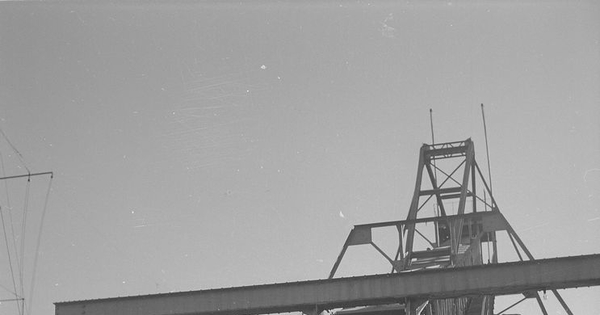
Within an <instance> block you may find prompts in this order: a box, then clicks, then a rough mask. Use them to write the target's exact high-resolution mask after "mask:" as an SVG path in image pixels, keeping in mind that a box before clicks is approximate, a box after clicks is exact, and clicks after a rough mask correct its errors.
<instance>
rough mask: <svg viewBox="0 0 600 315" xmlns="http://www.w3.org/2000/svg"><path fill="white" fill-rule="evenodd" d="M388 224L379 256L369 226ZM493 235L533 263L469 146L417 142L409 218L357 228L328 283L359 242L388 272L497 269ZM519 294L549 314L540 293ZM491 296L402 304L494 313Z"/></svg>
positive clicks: (437, 311) (437, 313)
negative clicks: (392, 230)
mask: <svg viewBox="0 0 600 315" xmlns="http://www.w3.org/2000/svg"><path fill="white" fill-rule="evenodd" d="M430 207H431V208H430ZM426 209H433V210H434V216H433V217H428V218H423V216H424V215H425V213H426V212H427V211H426ZM449 212H453V214H450V213H449ZM428 223H433V224H428ZM390 226H393V227H396V230H397V232H398V240H397V241H398V247H397V249H396V251H395V253H394V254H388V253H386V252H385V251H383V250H382V249H381V246H378V245H377V243H376V242H375V241H374V240H373V238H372V235H373V230H374V229H377V228H384V227H390ZM499 232H506V233H507V234H508V238H509V239H510V241H511V243H512V245H513V247H514V249H515V251H516V253H517V255H518V257H519V259H520V261H524V260H532V261H533V260H535V259H534V257H533V255H532V254H531V252H530V251H529V250H528V249H527V247H526V246H525V244H524V243H523V241H522V240H521V238H520V237H519V236H518V235H517V233H516V232H515V230H514V229H513V228H512V226H511V225H510V224H509V223H508V221H507V220H506V218H505V217H504V216H503V215H502V213H501V212H500V210H499V208H498V205H497V203H496V200H495V199H494V197H493V194H492V191H491V188H490V185H489V184H488V183H487V181H486V180H485V178H484V176H483V174H482V172H481V169H480V167H479V165H478V164H477V162H476V161H475V150H474V145H473V141H471V139H467V140H464V141H456V142H448V143H440V144H434V145H430V144H423V146H422V147H421V150H420V155H419V162H418V167H417V178H416V184H415V189H414V193H413V197H412V201H411V204H410V208H409V212H408V216H407V219H406V220H405V221H393V222H382V223H372V224H362V225H356V226H355V227H354V229H353V230H352V231H351V232H350V234H349V235H348V238H347V239H346V242H345V244H344V246H343V248H342V251H341V253H340V254H339V256H338V258H337V260H336V262H335V263H334V265H333V268H332V270H331V272H330V274H329V278H330V279H332V278H334V276H335V274H336V272H337V270H338V268H339V266H340V264H341V262H342V259H343V258H344V255H345V254H346V251H347V250H348V249H349V248H350V247H351V246H357V245H370V246H372V247H373V248H374V249H375V250H376V251H377V252H378V253H379V254H381V255H382V256H383V257H384V258H385V260H387V261H388V262H389V264H390V267H391V273H399V272H407V271H416V270H429V269H440V268H455V267H462V266H473V265H483V264H497V263H498V246H497V233H499ZM486 248H487V250H486ZM522 253H524V256H525V257H523V255H522ZM520 293H522V294H523V295H524V299H528V298H533V299H535V300H536V301H537V303H538V305H539V308H540V310H541V312H542V313H543V314H544V315H547V314H548V313H547V311H546V308H545V306H544V303H543V302H542V299H541V298H540V295H539V292H537V291H523V292H520ZM552 293H553V294H554V295H555V297H556V298H557V299H558V301H559V302H560V304H561V305H562V307H563V308H564V310H565V311H566V312H567V313H568V314H572V312H571V310H570V309H569V307H568V306H567V304H566V303H565V301H564V300H563V298H562V297H561V296H560V294H559V293H558V292H557V291H556V290H552ZM495 296H496V294H494V293H493V292H491V293H488V294H487V295H476V296H465V297H460V298H454V299H429V300H423V299H411V298H407V299H405V301H403V303H401V304H403V305H402V306H401V307H402V308H403V309H405V310H406V313H407V314H409V315H413V314H424V315H450V314H452V315H463V314H464V315H475V314H477V315H493V314H494V299H495ZM524 299H523V300H524ZM521 301H522V300H521ZM521 301H519V302H517V303H515V304H514V305H516V304H518V303H520V302H521ZM514 305H513V306H514ZM511 307H512V306H511ZM508 309H510V307H509V308H508ZM508 309H506V310H508ZM506 310H502V311H501V312H499V313H498V314H502V313H503V312H505V311H506ZM346 312H348V311H344V310H342V311H339V312H338V313H339V314H340V315H341V314H344V313H346ZM365 314H369V312H368V311H367V312H366V313H365ZM372 314H375V313H372Z"/></svg>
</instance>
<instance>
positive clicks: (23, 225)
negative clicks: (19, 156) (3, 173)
mask: <svg viewBox="0 0 600 315" xmlns="http://www.w3.org/2000/svg"><path fill="white" fill-rule="evenodd" d="M30 187H31V178H30V177H28V178H27V185H26V188H25V200H24V201H23V222H22V223H21V252H20V253H19V254H20V256H21V262H20V270H19V280H20V283H21V296H24V295H25V286H24V280H23V270H24V268H25V236H26V234H27V233H26V232H27V213H28V212H29V188H30ZM24 305H25V304H23V306H24ZM24 312H25V308H24V307H23V313H24Z"/></svg>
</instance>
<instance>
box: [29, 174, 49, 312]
mask: <svg viewBox="0 0 600 315" xmlns="http://www.w3.org/2000/svg"><path fill="white" fill-rule="evenodd" d="M53 179H54V175H50V181H49V182H48V190H47V191H46V199H45V200H44V208H43V209H42V218H41V221H40V228H39V230H38V237H37V242H36V245H35V257H34V258H33V271H32V275H31V286H30V291H29V312H28V314H30V315H31V309H32V308H33V292H34V288H35V274H36V271H37V262H38V257H39V254H40V244H41V243H42V230H43V227H44V219H45V218H46V210H47V209H48V199H49V198H50V191H51V190H52V180H53Z"/></svg>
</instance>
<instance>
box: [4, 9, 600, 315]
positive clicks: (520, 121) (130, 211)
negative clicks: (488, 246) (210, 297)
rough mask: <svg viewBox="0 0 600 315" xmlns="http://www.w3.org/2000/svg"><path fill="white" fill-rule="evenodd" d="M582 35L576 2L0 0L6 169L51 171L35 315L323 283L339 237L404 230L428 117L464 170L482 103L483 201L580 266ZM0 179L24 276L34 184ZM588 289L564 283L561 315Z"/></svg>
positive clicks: (586, 60) (597, 212)
mask: <svg viewBox="0 0 600 315" xmlns="http://www.w3.org/2000/svg"><path fill="white" fill-rule="evenodd" d="M99 3H100V2H99ZM599 41H600V5H598V4H596V3H595V2H594V1H578V2H553V1H543V2H542V1H539V2H537V1H530V2H525V3H521V2H513V1H511V2H501V1H500V2H486V1H477V2H472V3H471V2H466V3H465V2H458V3H455V2H446V1H425V2H420V1H419V2H410V1H409V2H395V1H389V2H367V1H359V2H327V3H326V4H325V3H320V2H316V1H312V2H308V3H303V4H297V3H295V2H269V1H259V2H253V3H246V4H241V5H240V4H237V3H234V2H228V1H225V2H204V3H201V4H192V3H191V2H172V3H171V4H156V3H154V4H142V3H141V2H128V4H118V3H117V4H89V3H83V2H81V3H74V2H61V3H40V2H35V3H21V2H19V3H2V4H0V127H1V128H2V130H3V132H4V133H5V135H6V136H7V137H8V138H9V139H10V141H11V143H12V144H13V145H14V147H15V148H16V149H17V150H18V151H19V152H20V154H21V156H22V157H20V156H19V155H18V154H17V153H15V151H14V150H13V148H11V146H10V145H9V144H8V142H7V141H6V139H1V140H2V144H1V147H0V148H1V150H2V151H1V153H2V158H3V159H2V161H3V168H4V174H8V175H12V174H23V173H26V170H25V167H27V168H28V169H30V170H31V171H32V172H42V171H53V172H54V173H55V178H54V180H53V181H52V192H51V194H50V199H49V203H48V207H47V214H46V218H45V224H44V229H43V237H42V239H41V245H40V255H39V258H38V262H37V272H36V280H35V292H34V295H33V306H32V311H33V312H32V314H53V312H54V306H53V304H52V303H53V302H59V301H70V300H80V299H92V298H102V297H114V296H125V295H138V294H149V293H161V292H169V291H182V290H197V289H210V288H220V287H229V286H239V285H252V284H262V283H272V282H285V281H297V280H305V279H319V278H325V277H326V276H327V275H328V273H329V270H330V268H331V267H332V265H333V263H334V261H335V258H336V257H337V255H338V253H339V250H340V249H341V246H342V245H343V242H344V240H345V238H346V236H347V234H348V232H349V231H350V229H351V227H352V226H353V225H354V224H360V223H369V222H377V221H384V220H399V219H404V218H405V217H406V215H407V212H408V207H409V205H410V198H411V194H412V191H413V189H414V180H415V177H416V173H415V171H416V168H417V161H418V152H419V148H420V145H421V144H422V143H424V142H429V140H430V139H431V138H430V137H431V136H430V129H429V108H432V109H433V113H434V125H435V132H436V141H454V140H464V139H466V138H468V137H471V138H472V139H473V140H474V142H475V151H476V158H477V159H478V160H479V163H480V164H482V165H483V164H485V163H486V160H485V154H484V153H485V151H484V150H485V146H484V138H483V126H482V123H481V114H480V103H484V104H485V106H486V107H485V110H486V118H487V124H488V133H489V141H490V154H491V167H492V172H493V180H494V181H493V185H494V194H495V198H496V200H497V202H498V204H499V206H500V210H501V211H502V212H503V213H504V214H505V216H506V217H507V218H508V220H509V221H510V222H511V223H512V225H513V227H514V228H515V229H516V231H517V233H519V235H520V236H521V237H522V238H523V240H524V241H525V243H526V244H527V245H528V247H529V249H530V250H531V251H532V253H533V254H534V255H535V256H536V257H538V258H547V257H557V256H570V255H581V254H590V253H600V232H598V231H599V230H600V208H599V206H598V205H599V204H600V124H599V121H600V42H599ZM21 159H22V160H23V161H24V163H23V162H22V161H21ZM6 183H7V184H6V185H8V186H7V187H5V183H3V186H2V187H1V189H2V191H6V193H4V192H3V193H2V195H3V196H2V197H1V198H2V199H0V201H1V202H2V204H1V205H2V211H3V213H7V212H6V211H7V209H9V208H12V210H11V211H12V213H13V215H14V218H13V220H15V222H13V225H14V226H15V232H14V235H15V237H16V238H17V239H18V240H20V239H21V237H22V235H24V236H26V237H27V242H26V244H27V246H26V249H25V254H24V255H23V263H24V266H25V267H24V270H23V278H25V279H30V278H31V276H32V274H33V267H32V266H33V262H34V260H35V255H34V253H35V240H36V237H37V233H38V232H39V230H38V228H37V225H36V224H37V223H39V220H40V217H41V212H42V209H43V201H44V194H45V192H46V189H47V185H48V178H47V177H36V178H34V179H32V183H31V185H30V189H29V195H28V196H29V197H28V198H24V196H26V189H27V185H26V179H25V180H11V181H10V182H6ZM7 196H8V197H7ZM26 200H29V201H27V202H28V203H27V202H26ZM11 202H12V203H11ZM25 205H27V209H28V218H29V219H30V220H32V223H31V224H29V223H28V225H27V228H26V233H21V231H20V228H21V227H22V226H21V221H20V219H19V218H21V217H22V212H23V209H24V208H25ZM7 214H8V213H7ZM7 220H8V219H7ZM6 222H7V224H8V222H9V221H6ZM6 226H8V225H6ZM8 232H10V231H8ZM7 234H8V237H9V239H10V238H11V237H12V235H13V234H12V233H7ZM9 243H10V242H9ZM2 244H4V243H2ZM2 246H4V245H2ZM2 249H3V252H6V250H5V247H2ZM372 254H373V255H374V256H375V255H376V254H375V253H374V252H373V253H372ZM13 255H15V257H19V255H16V254H15V253H14V252H13ZM502 255H503V253H502V252H501V253H500V259H501V260H502V259H503V256H502ZM15 257H13V258H15ZM504 257H508V256H504ZM0 261H1V262H2V263H1V265H0V267H1V268H2V271H1V272H0V285H2V287H0V292H1V294H0V298H2V299H8V298H14V295H12V294H11V293H10V292H9V291H12V290H13V283H12V277H11V276H10V274H11V273H10V268H9V267H10V266H9V264H8V258H7V256H6V255H5V254H1V255H0ZM349 262H350V261H349ZM345 268H346V269H345V270H346V272H347V273H350V271H352V268H350V267H345ZM17 280H18V277H17ZM17 282H19V281H17ZM24 282H25V287H26V290H25V291H26V298H27V299H31V297H30V296H29V293H28V292H29V290H30V283H29V280H26V281H24ZM17 284H18V283H17ZM599 295H600V291H599V289H587V288H586V289H577V290H567V291H565V292H564V298H565V299H566V301H567V302H568V303H569V305H570V307H571V309H572V310H573V311H574V312H575V313H577V314H596V313H597V312H598V309H600V300H599V299H598V296H599ZM502 303H504V304H502ZM507 303H508V302H502V301H499V302H498V303H497V306H496V309H497V310H500V309H501V308H500V307H501V306H505V305H507ZM534 306H535V303H527V304H525V305H524V306H523V307H522V308H520V309H519V310H516V311H515V312H523V314H531V313H532V312H533V310H534V309H535V307H534ZM548 309H549V312H550V314H561V313H562V309H561V308H560V306H559V305H558V304H557V303H556V302H555V301H554V298H553V297H552V296H549V297H548ZM0 313H2V314H17V307H16V306H15V304H14V302H3V303H2V304H0Z"/></svg>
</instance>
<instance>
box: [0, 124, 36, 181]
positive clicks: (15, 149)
mask: <svg viewBox="0 0 600 315" xmlns="http://www.w3.org/2000/svg"><path fill="white" fill-rule="evenodd" d="M0 133H1V134H2V136H3V137H4V139H6V142H7V143H8V145H9V146H10V147H11V148H12V149H13V151H15V153H16V154H17V157H18V158H19V161H21V164H23V167H25V169H26V170H27V173H31V172H30V171H29V168H28V167H27V164H26V163H25V159H24V158H23V155H22V154H21V152H19V150H17V148H16V147H15V146H14V145H13V144H12V142H10V139H8V137H7V136H6V134H5V133H4V131H2V128H0Z"/></svg>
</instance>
